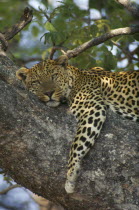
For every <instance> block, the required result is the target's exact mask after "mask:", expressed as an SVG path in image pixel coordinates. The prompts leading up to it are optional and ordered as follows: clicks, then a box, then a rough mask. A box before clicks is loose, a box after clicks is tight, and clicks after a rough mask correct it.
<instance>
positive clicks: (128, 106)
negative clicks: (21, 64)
mask: <svg viewBox="0 0 139 210" xmlns="http://www.w3.org/2000/svg"><path fill="white" fill-rule="evenodd" d="M17 77H18V79H20V80H22V81H23V82H24V84H25V86H26V88H27V89H28V90H29V91H31V92H33V93H34V94H36V95H37V96H38V97H39V98H40V99H41V100H42V101H44V102H46V103H47V105H49V106H52V107H56V106H58V105H59V104H60V102H61V101H62V100H63V99H65V98H66V99H67V100H68V102H69V106H70V109H71V111H72V113H73V114H74V115H75V116H76V119H77V121H78V128H77V132H76V137H75V139H74V141H73V143H72V146H71V150H70V157H69V163H68V172H67V181H66V185H65V189H66V191H67V192H68V193H72V192H73V191H74V187H75V182H76V179H77V176H78V172H79V169H80V164H81V160H82V158H83V157H84V156H85V155H86V153H87V152H88V151H89V150H90V148H91V147H92V146H93V145H94V141H95V139H96V138H97V137H98V136H99V133H100V131H101V128H102V126H103V123H104V122H105V119H106V111H107V108H108V107H110V108H111V109H112V110H113V111H115V112H117V113H118V114H120V115H122V116H124V117H126V118H128V119H130V120H133V121H139V71H132V72H116V73H112V72H109V71H104V69H102V68H100V67H95V68H92V69H89V70H79V69H78V68H75V67H73V66H69V65H67V57H66V56H61V57H60V58H59V59H58V60H55V61H54V60H46V61H43V62H41V63H39V64H37V65H35V66H33V67H32V68H30V69H26V68H21V69H19V70H18V71H17Z"/></svg>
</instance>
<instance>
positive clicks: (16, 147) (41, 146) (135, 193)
mask: <svg viewBox="0 0 139 210" xmlns="http://www.w3.org/2000/svg"><path fill="white" fill-rule="evenodd" d="M17 69H18V68H17V67H16V66H15V65H14V63H13V62H12V61H11V60H10V59H9V58H7V57H6V56H0V131H1V132H0V167H1V168H3V169H4V170H5V172H6V173H7V174H9V175H10V176H11V177H12V178H13V179H14V180H15V181H16V182H17V183H19V184H21V185H22V186H24V187H26V188H28V189H30V190H31V191H33V192H34V193H37V194H38V195H41V196H43V197H45V198H47V199H48V200H51V201H53V202H54V203H58V204H61V205H62V206H63V207H64V209H69V210H76V209H77V210H79V209H80V210H83V209H84V210H88V209H89V210H106V209H107V210H108V209H110V210H118V209H119V210H125V209H127V210H129V209H132V210H137V209H139V153H138V143H139V124H137V123H134V122H131V121H128V120H125V119H123V118H121V117H120V116H117V115H116V114H114V113H112V112H111V111H108V116H107V120H106V123H105V125H104V127H103V129H102V132H101V135H100V137H99V138H98V139H97V141H96V144H95V146H94V147H93V148H92V149H91V152H90V153H89V154H88V155H87V156H86V158H84V161H83V164H82V170H81V175H80V177H79V179H78V181H77V186H76V192H75V193H73V194H69V195H68V194H66V192H65V190H64V183H65V179H66V170H67V161H68V154H69V150H70V145H71V141H72V139H73V137H74V134H75V129H76V121H75V119H74V117H73V116H71V115H70V114H69V113H68V108H67V107H66V106H59V107H58V108H50V107H47V106H46V105H45V104H44V103H42V102H40V101H39V100H38V99H37V98H36V97H35V96H33V95H32V94H31V93H28V92H27V91H25V90H24V88H23V86H22V85H21V83H20V82H19V81H17V79H16V78H15V71H16V70H17Z"/></svg>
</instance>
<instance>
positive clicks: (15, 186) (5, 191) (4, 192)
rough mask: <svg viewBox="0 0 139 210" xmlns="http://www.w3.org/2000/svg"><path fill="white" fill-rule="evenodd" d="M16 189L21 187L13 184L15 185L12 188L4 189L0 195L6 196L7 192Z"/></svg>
mask: <svg viewBox="0 0 139 210" xmlns="http://www.w3.org/2000/svg"><path fill="white" fill-rule="evenodd" d="M17 187H21V185H19V184H15V185H12V186H10V187H7V188H6V189H4V190H2V191H0V195H3V194H6V193H7V192H9V191H10V190H12V189H14V188H17Z"/></svg>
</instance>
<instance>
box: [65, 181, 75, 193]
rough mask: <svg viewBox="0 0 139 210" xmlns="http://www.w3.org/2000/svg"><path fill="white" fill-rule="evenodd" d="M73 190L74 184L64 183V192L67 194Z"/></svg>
mask: <svg viewBox="0 0 139 210" xmlns="http://www.w3.org/2000/svg"><path fill="white" fill-rule="evenodd" d="M74 189H75V182H71V181H69V180H67V181H66V183H65V190H66V192H67V193H73V192H74Z"/></svg>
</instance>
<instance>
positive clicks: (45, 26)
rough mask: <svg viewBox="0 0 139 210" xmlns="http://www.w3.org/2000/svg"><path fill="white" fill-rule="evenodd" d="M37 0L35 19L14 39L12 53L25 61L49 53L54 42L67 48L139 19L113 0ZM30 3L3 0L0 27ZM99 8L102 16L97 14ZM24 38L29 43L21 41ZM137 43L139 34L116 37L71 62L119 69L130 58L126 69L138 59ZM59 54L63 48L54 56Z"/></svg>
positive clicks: (7, 24) (26, 0)
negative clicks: (83, 1) (84, 5)
mask: <svg viewBox="0 0 139 210" xmlns="http://www.w3.org/2000/svg"><path fill="white" fill-rule="evenodd" d="M34 2H39V7H37V8H36V6H35V5H36V4H35V3H34V5H33V6H32V7H33V12H34V19H33V21H32V23H31V24H30V25H29V26H28V27H26V28H25V29H24V31H22V32H21V34H20V39H19V36H16V37H15V39H14V40H13V41H12V42H11V51H12V54H13V55H14V56H16V57H17V58H19V57H20V58H21V57H22V58H23V61H25V60H26V58H27V57H29V56H30V57H36V58H38V57H40V55H41V57H43V58H44V57H49V55H50V51H51V48H52V47H53V46H60V47H64V49H67V50H68V49H69V50H71V49H74V48H75V47H78V46H79V45H81V44H83V43H84V42H86V41H88V40H90V39H93V38H95V37H98V36H100V35H102V34H104V33H106V32H107V31H110V30H111V29H116V28H120V27H126V26H129V25H131V24H134V23H135V22H136V19H135V17H133V16H132V15H131V14H130V13H129V12H128V11H127V10H125V9H124V8H123V6H121V5H120V4H118V3H116V1H114V0H102V1H95V0H89V1H88V5H89V6H88V9H81V8H80V4H79V3H78V4H76V3H75V2H74V1H73V0H63V1H59V2H58V3H59V4H58V6H55V4H53V5H52V4H50V3H49V1H44V0H38V1H37V0H36V1H34ZM55 2H56V1H55ZM78 2H79V1H78ZM7 5H8V8H9V9H7ZM28 5H30V6H31V5H32V4H31V1H29V0H24V1H17V0H14V1H10V0H7V1H4V0H3V1H2V3H1V7H0V14H1V19H2V21H1V22H2V24H1V25H0V30H1V31H4V29H5V28H6V27H9V26H10V25H12V24H14V23H16V22H17V20H18V19H19V18H20V16H21V14H22V9H23V8H25V7H26V6H28ZM96 12H97V14H98V15H99V17H98V16H96ZM13 13H14V15H13ZM7 19H8V21H7ZM26 34H27V35H26ZM25 39H26V41H24V40H25ZM15 40H16V41H15ZM24 42H25V43H27V44H22V43H24ZM12 43H13V44H12ZM137 44H138V35H134V36H131V35H129V36H121V37H120V38H119V37H118V38H113V40H111V41H107V42H105V43H104V44H101V45H99V46H95V47H93V48H90V49H89V50H87V51H85V52H84V53H82V54H80V55H79V56H78V57H76V58H74V59H71V61H70V62H71V63H72V64H74V65H77V66H78V67H80V68H90V67H93V66H96V65H99V66H102V67H104V68H106V69H108V70H111V69H112V70H119V69H118V67H117V62H118V61H119V62H122V61H123V64H124V60H125V59H127V60H128V62H127V65H126V64H125V65H124V66H125V67H124V69H125V70H128V69H131V68H135V69H136V68H137V63H138V59H139V58H138V56H139V47H138V46H137ZM15 45H16V47H14V46H15ZM17 47H18V48H17ZM131 51H133V52H131ZM58 55H60V51H58V52H57V54H56V55H55V56H58Z"/></svg>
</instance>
